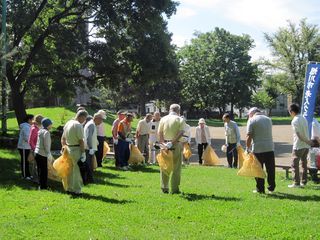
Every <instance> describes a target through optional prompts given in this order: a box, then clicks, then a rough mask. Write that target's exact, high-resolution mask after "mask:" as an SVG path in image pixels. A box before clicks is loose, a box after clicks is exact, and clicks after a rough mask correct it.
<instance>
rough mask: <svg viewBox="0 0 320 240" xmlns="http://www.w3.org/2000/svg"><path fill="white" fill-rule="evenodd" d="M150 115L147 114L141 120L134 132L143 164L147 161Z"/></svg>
mask: <svg viewBox="0 0 320 240" xmlns="http://www.w3.org/2000/svg"><path fill="white" fill-rule="evenodd" d="M151 120H152V114H150V113H148V114H147V115H146V116H145V117H144V118H143V119H141V120H140V121H139V122H138V125H137V130H136V139H137V147H138V148H139V150H140V152H141V153H143V155H144V158H145V164H147V163H148V160H149V131H150V121H151Z"/></svg>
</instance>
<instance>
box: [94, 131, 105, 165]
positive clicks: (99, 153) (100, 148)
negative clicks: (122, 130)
mask: <svg viewBox="0 0 320 240" xmlns="http://www.w3.org/2000/svg"><path fill="white" fill-rule="evenodd" d="M104 140H105V137H102V136H98V142H99V145H98V150H97V151H96V152H95V155H96V158H97V165H98V167H102V158H103V144H104Z"/></svg>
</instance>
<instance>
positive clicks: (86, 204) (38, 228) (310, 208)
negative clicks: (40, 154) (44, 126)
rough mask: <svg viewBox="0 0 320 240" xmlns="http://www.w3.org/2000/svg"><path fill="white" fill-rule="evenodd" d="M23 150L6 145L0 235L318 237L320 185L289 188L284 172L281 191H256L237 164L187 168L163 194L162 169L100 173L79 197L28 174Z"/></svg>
mask: <svg viewBox="0 0 320 240" xmlns="http://www.w3.org/2000/svg"><path fill="white" fill-rule="evenodd" d="M17 159H18V155H17V152H16V151H9V150H4V149H0V199H1V200H0V204H1V211H0V216H1V217H0V239H1V240H3V239H10V240H11V239H79V240H80V239H277V240H278V239H319V238H320V232H319V228H318V226H319V213H320V210H319V201H320V194H319V193H320V192H319V190H320V188H319V187H318V186H317V185H314V184H312V183H310V184H308V186H307V187H306V188H305V189H289V188H288V187H287V185H288V184H289V183H290V181H288V180H285V179H284V175H285V174H284V172H279V173H278V174H277V179H276V180H277V188H276V192H275V193H274V195H257V194H253V193H252V190H253V189H254V185H255V183H254V180H253V179H250V178H244V177H238V176H236V170H234V169H228V168H219V167H199V166H187V167H184V168H183V169H182V182H181V190H182V192H183V194H179V195H165V194H162V193H161V192H160V186H159V169H158V167H156V166H154V167H146V168H136V169H134V171H129V172H122V171H117V170H115V169H114V168H113V167H112V165H111V163H107V164H104V167H103V168H102V169H99V170H98V171H97V172H95V179H96V183H95V184H92V185H88V186H86V187H84V188H83V192H84V194H83V196H82V197H72V196H70V195H67V194H65V193H64V191H63V190H62V187H61V184H60V183H56V182H51V181H50V182H49V186H50V187H51V190H50V191H38V190H36V189H37V188H36V185H35V184H33V183H31V182H28V181H25V180H22V179H21V178H20V173H19V161H18V160H17Z"/></svg>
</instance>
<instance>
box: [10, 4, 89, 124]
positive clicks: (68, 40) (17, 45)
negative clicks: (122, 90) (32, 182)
mask: <svg viewBox="0 0 320 240" xmlns="http://www.w3.org/2000/svg"><path fill="white" fill-rule="evenodd" d="M7 2H8V17H7V21H8V23H10V25H9V26H11V27H8V39H9V42H10V44H9V49H17V50H18V53H17V54H16V55H14V56H13V61H11V62H7V68H6V69H7V72H6V74H7V79H8V82H9V85H10V88H11V95H12V96H11V99H12V102H13V108H14V111H15V114H16V117H17V120H18V122H19V123H21V122H22V120H23V119H24V117H25V115H26V110H25V109H26V106H25V101H24V98H25V94H26V92H27V91H28V90H29V89H30V88H32V86H37V87H39V86H46V87H47V88H51V89H52V87H53V86H54V84H51V85H50V81H51V83H53V82H54V79H55V78H59V79H61V78H60V77H61V76H58V74H57V73H62V72H65V73H69V74H71V75H73V73H74V74H76V75H78V76H80V74H77V73H78V72H77V71H71V69H72V68H70V66H73V65H74V64H77V63H78V61H76V60H75V58H74V56H77V57H78V56H79V51H78V50H79V49H78V48H77V51H78V52H74V53H72V51H66V49H68V47H69V46H70V45H73V46H74V44H75V43H80V42H81V41H82V40H86V38H77V37H79V32H81V29H82V30H83V29H84V19H86V17H87V16H88V13H89V12H88V11H89V9H90V8H89V6H90V4H89V1H84V0H59V1H55V0H32V1H31V0H26V1H18V0H9V1H7ZM67 33H69V36H70V35H72V37H67ZM76 36H77V37H76ZM77 41H78V42H77ZM80 45H81V44H80ZM80 52H83V49H82V50H81V51H80ZM67 66H69V67H67ZM59 68H60V70H59ZM78 69H79V66H78V68H77V70H78ZM69 79H70V78H69ZM73 79H74V78H73ZM56 86H61V85H59V84H57V85H56ZM40 89H42V88H40Z"/></svg>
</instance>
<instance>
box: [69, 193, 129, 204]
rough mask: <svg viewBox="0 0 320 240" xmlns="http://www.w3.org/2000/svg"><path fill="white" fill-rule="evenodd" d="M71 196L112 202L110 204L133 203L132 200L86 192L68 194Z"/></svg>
mask: <svg viewBox="0 0 320 240" xmlns="http://www.w3.org/2000/svg"><path fill="white" fill-rule="evenodd" d="M70 196H71V198H74V199H85V200H97V201H101V202H105V203H112V204H126V203H133V202H134V201H132V200H118V199H114V198H107V197H104V196H102V195H91V194H88V193H82V194H81V195H70Z"/></svg>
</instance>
